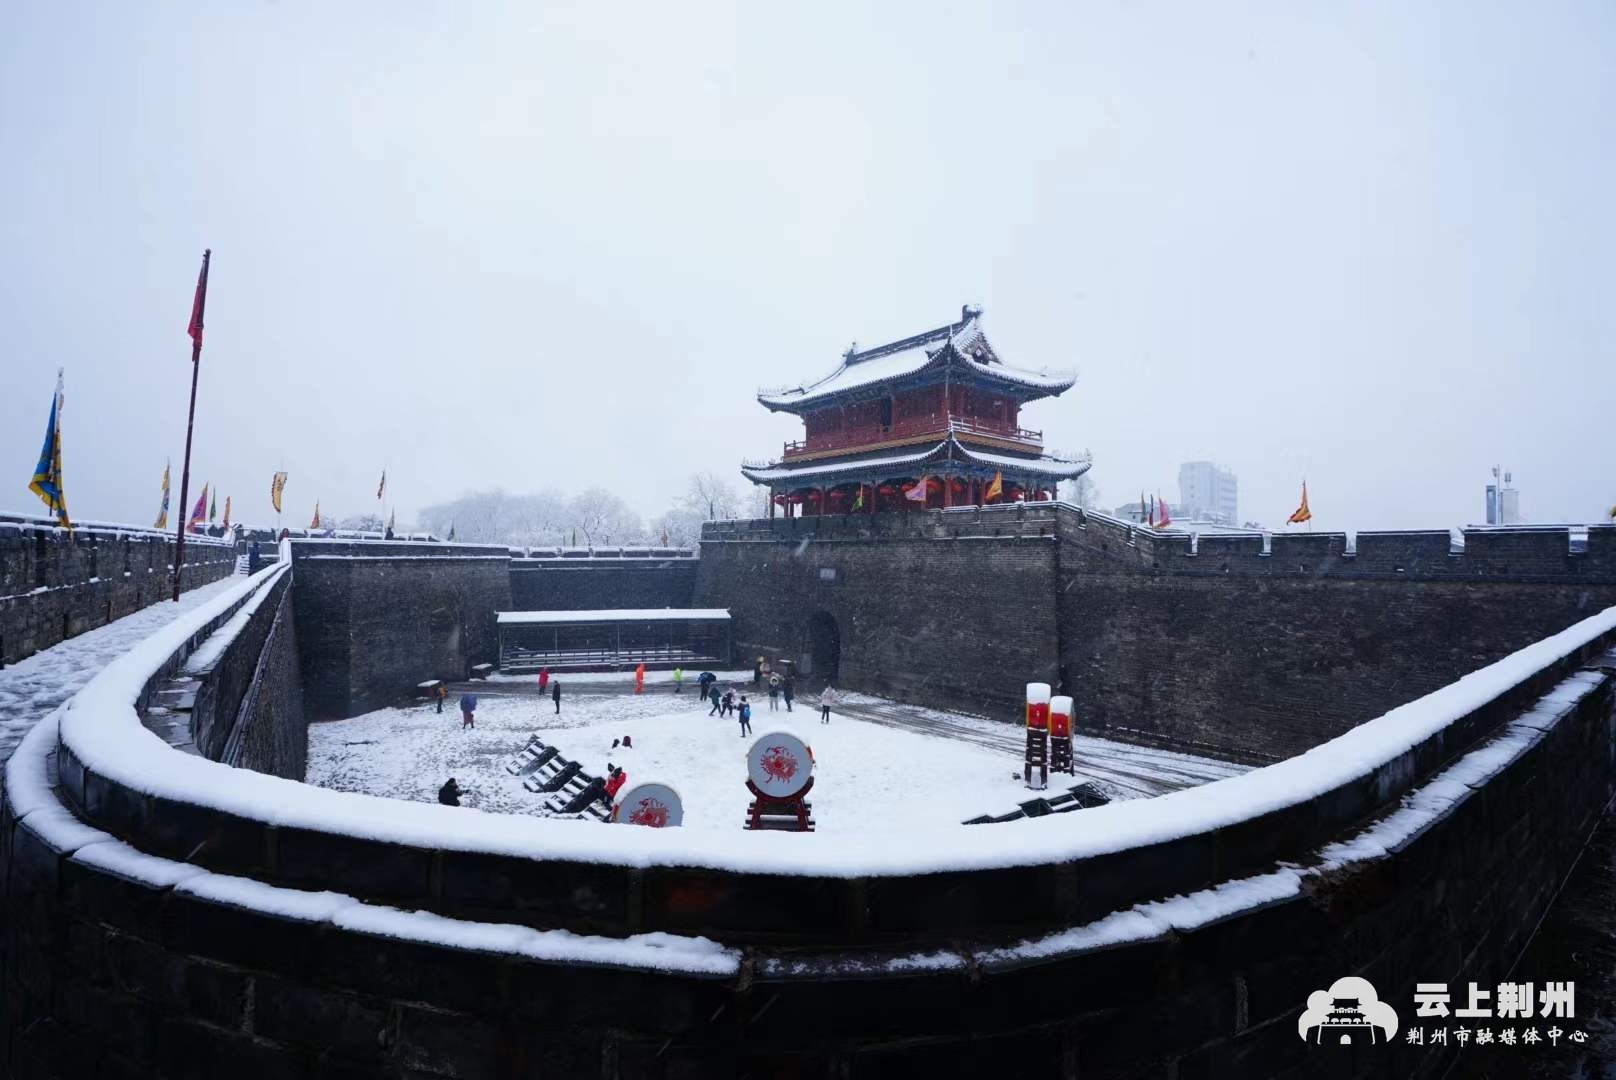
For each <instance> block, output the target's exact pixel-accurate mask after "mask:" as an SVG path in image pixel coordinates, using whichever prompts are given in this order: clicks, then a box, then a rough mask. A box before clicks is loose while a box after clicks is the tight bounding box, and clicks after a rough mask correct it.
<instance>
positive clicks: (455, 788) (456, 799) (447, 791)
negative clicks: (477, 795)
mask: <svg viewBox="0 0 1616 1080" xmlns="http://www.w3.org/2000/svg"><path fill="white" fill-rule="evenodd" d="M438 801H439V802H440V803H442V804H443V805H444V806H459V805H460V785H459V784H457V783H455V778H454V777H452V776H451V777H449V782H448V783H447V784H444V785H443V786H442V787H440V788H439V789H438Z"/></svg>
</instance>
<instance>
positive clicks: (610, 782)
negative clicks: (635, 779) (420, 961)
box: [606, 769, 628, 802]
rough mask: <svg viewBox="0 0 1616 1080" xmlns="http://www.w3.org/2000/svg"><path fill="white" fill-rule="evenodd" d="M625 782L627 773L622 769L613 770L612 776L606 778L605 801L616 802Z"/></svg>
mask: <svg viewBox="0 0 1616 1080" xmlns="http://www.w3.org/2000/svg"><path fill="white" fill-rule="evenodd" d="M627 782H628V774H627V773H625V772H624V771H623V770H622V769H613V770H612V775H611V776H609V777H607V778H606V801H607V802H614V801H616V799H617V793H618V792H619V791H622V790H623V785H624V784H625V783H627Z"/></svg>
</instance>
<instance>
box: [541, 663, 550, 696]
mask: <svg viewBox="0 0 1616 1080" xmlns="http://www.w3.org/2000/svg"><path fill="white" fill-rule="evenodd" d="M549 685H550V669H549V668H547V667H541V668H540V669H539V693H541V694H542V693H544V691H545V688H546V687H548V686H549Z"/></svg>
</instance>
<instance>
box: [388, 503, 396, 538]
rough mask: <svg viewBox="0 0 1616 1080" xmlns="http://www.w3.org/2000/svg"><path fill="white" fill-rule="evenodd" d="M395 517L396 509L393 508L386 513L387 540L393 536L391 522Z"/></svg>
mask: <svg viewBox="0 0 1616 1080" xmlns="http://www.w3.org/2000/svg"><path fill="white" fill-rule="evenodd" d="M397 517H398V511H397V510H393V511H391V512H389V513H388V515H387V539H389V540H391V539H392V538H393V522H394V521H395V520H396V519H397Z"/></svg>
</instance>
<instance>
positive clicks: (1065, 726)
mask: <svg viewBox="0 0 1616 1080" xmlns="http://www.w3.org/2000/svg"><path fill="white" fill-rule="evenodd" d="M1049 734H1050V735H1051V736H1053V737H1054V738H1057V739H1070V738H1071V737H1072V699H1071V698H1069V697H1066V696H1065V695H1062V696H1060V697H1057V698H1053V699H1051V700H1050V702H1049Z"/></svg>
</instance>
